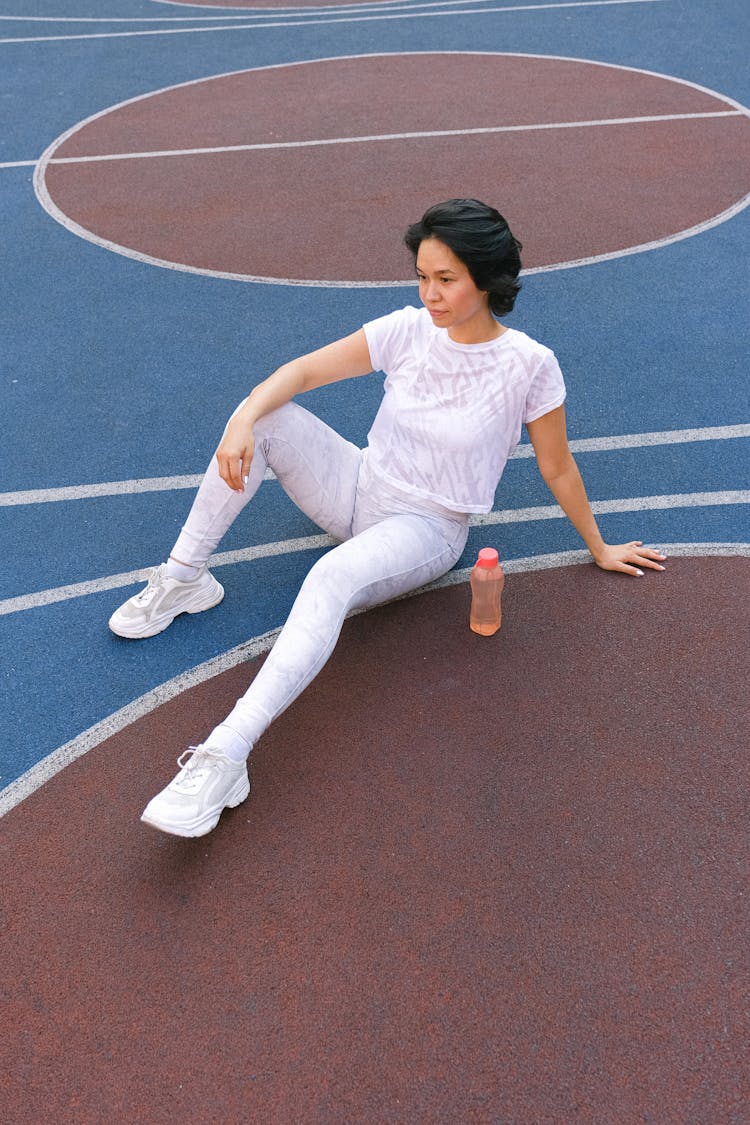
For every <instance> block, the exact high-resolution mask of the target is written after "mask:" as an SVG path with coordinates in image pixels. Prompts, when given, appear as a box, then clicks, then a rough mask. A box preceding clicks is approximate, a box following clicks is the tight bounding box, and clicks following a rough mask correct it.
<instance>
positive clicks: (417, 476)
mask: <svg viewBox="0 0 750 1125" xmlns="http://www.w3.org/2000/svg"><path fill="white" fill-rule="evenodd" d="M364 331H365V336H366V338H367V344H368V347H369V349H370V358H371V360H372V363H373V367H374V369H375V370H380V371H384V372H385V374H386V379H385V384H384V390H385V396H384V398H383V401H382V403H381V406H380V409H379V410H378V413H377V415H376V417H375V421H374V422H373V425H372V429H371V430H370V433H369V435H368V450H367V463H368V466H369V468H370V469H371V471H372V472H373V473H374V474H375V475H376V476H378V477H381V478H382V479H383V480H385V481H386V482H387V483H390V484H391V485H392V486H394V487H396V488H398V489H400V490H401V491H402V492H408V493H409V494H411V495H413V496H419V497H421V498H423V499H426V500H429V501H432V502H434V503H437V504H439V505H441V506H443V507H446V508H449V509H451V510H452V511H456V512H489V511H490V510H491V509H492V505H493V502H494V498H495V489H496V488H497V485H498V482H499V480H500V477H501V475H502V472H503V469H504V468H505V463H506V461H507V460H508V456H509V454H510V453H511V450H512V449H513V448H514V446H515V445H516V444H517V443H518V440H519V438H520V436H521V425H522V423H525V422H533V421H534V420H535V419H536V418H541V417H542V415H543V414H547V413H548V412H549V411H550V410H554V409H555V408H556V407H558V406H560V405H561V403H562V402H563V401H564V400H565V384H564V382H563V377H562V372H561V371H560V367H559V364H558V362H557V360H556V359H555V355H554V353H553V352H552V351H550V349H549V348H546V347H544V346H543V345H542V344H538V343H537V342H536V341H535V340H532V339H531V337H530V336H527V335H526V334H525V333H524V332H519V331H517V330H516V329H514V328H509V329H507V330H506V331H505V332H504V333H503V334H502V335H501V336H498V337H497V339H495V340H489V341H487V342H486V343H483V344H457V343H455V341H453V340H451V338H450V336H449V335H448V330H447V329H445V328H438V327H437V326H436V325H434V324H433V322H432V318H431V317H430V314H429V313H428V311H427V309H424V308H422V309H416V308H413V307H411V306H408V307H407V308H405V309H400V310H398V311H397V312H393V313H390V314H389V315H388V316H383V317H379V318H378V319H377V320H372V321H370V322H369V323H368V324H365V325H364Z"/></svg>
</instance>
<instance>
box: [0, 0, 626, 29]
mask: <svg viewBox="0 0 750 1125" xmlns="http://www.w3.org/2000/svg"><path fill="white" fill-rule="evenodd" d="M151 2H152V3H155V4H158V3H169V0H151ZM481 2H483V0H414V2H412V3H410V2H409V0H380V2H378V0H360V2H359V3H357V2H356V0H354V2H352V3H347V4H337V3H335V0H331V3H329V4H318V5H317V6H316V7H312V6H310V7H309V8H308V7H299V6H298V7H296V8H295V7H293V6H289V7H287V8H261V7H258V8H251V7H247V8H244V9H242V8H231V7H225V8H223V9H222V8H218V7H217V8H215V9H213V10H214V11H216V12H217V13H218V14H217V15H215V16H178V15H171V14H170V15H168V16H3V15H0V23H2V22H3V21H5V22H6V23H55V24H57V23H96V24H98V23H215V22H217V21H218V20H247V19H264V18H267V19H279V18H281V17H284V16H287V15H288V16H289V18H290V19H298V18H299V17H300V16H318V15H344V14H349V13H354V14H359V13H360V12H394V11H395V12H399V11H416V10H417V9H419V8H449V7H453V8H455V7H463V6H468V5H469V4H476V3H481ZM490 2H491V0H487V3H490ZM621 2H623V3H624V2H625V0H621ZM632 2H634V3H639V2H640V0H632ZM534 6H535V7H537V6H538V5H534ZM548 6H554V5H548ZM175 7H176V8H179V9H182V8H202V9H203V11H206V10H211V9H208V8H207V5H206V4H200V3H198V4H184V5H183V4H181V5H177V4H175ZM231 12H241V13H242V14H241V15H231V14H230V13H231Z"/></svg>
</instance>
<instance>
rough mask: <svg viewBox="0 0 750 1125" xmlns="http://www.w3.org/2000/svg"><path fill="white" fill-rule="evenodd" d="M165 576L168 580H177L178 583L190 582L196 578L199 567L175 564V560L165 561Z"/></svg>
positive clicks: (170, 558)
mask: <svg viewBox="0 0 750 1125" xmlns="http://www.w3.org/2000/svg"><path fill="white" fill-rule="evenodd" d="M166 569H167V574H168V576H169V577H170V578H177V579H179V581H180V582H192V581H193V579H194V578H197V577H198V571H199V570H200V567H199V566H188V564H187V563H181V562H177V559H173V558H172V557H171V555H170V557H169V558H168V559H167V568H166Z"/></svg>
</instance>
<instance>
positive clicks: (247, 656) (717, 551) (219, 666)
mask: <svg viewBox="0 0 750 1125" xmlns="http://www.w3.org/2000/svg"><path fill="white" fill-rule="evenodd" d="M662 550H663V551H664V553H665V554H667V555H668V556H669V557H671V558H679V557H683V558H685V557H688V558H689V557H701V558H702V557H722V558H726V557H735V558H736V557H743V558H744V557H750V543H666V544H663V545H662ZM590 561H591V556H590V555H589V553H588V551H561V552H558V553H556V554H550V555H531V556H529V557H527V558H522V559H513V560H509V561H508V562H503V570H504V571H505V572H506V574H523V573H527V572H530V571H536V570H551V569H555V568H557V567H563V566H580V565H582V564H584V563H588V562H590ZM469 574H470V568H465V569H462V570H452V571H449V572H448V573H447V574H446V575H444V576H443V577H442V578H439V579H438V580H437V581H436V582H432V583H430V584H429V585H428V586H423V587H421V589H419V590H415V591H413V593H411V594H407V595H406V597H415V596H417V595H418V594H422V593H425V592H427V591H429V590H437V589H441V588H442V587H445V586H455V585H458V584H459V583H461V582H466V581H468V577H469ZM399 600H403V599H399ZM360 612H365V611H360ZM352 616H354V615H352ZM279 632H280V630H279V629H273V630H271V631H270V632H268V633H262V634H261V635H260V636H258V637H253V638H252V640H249V641H245V642H244V643H243V644H241V645H237V646H236V647H235V648H232V649H229V651H228V652H225V653H222V654H221V655H219V656H216V657H213V659H211V660H207V661H205V662H204V663H203V664H199V665H197V666H196V667H195V668H192V669H190V671H188V672H183V673H182V674H181V675H179V676H175V677H174V678H173V679H171V680H167V681H166V682H165V683H163V684H160V685H159V686H158V687H156V688H153V689H152V690H151V691H148V692H146V693H145V694H144V695H141V696H139V697H138V699H134V700H133V701H132V702H131V703H128V704H127V705H126V706H125V707H121V708H120V709H119V710H118V711H115V712H113V713H112V714H111V715H108V716H107V718H106V719H102V720H101V722H98V723H95V724H94V726H91V727H89V728H88V730H85V731H83V732H82V733H81V734H79V735H77V736H76V737H75V738H73V739H71V740H70V741H69V742H66V743H64V744H63V745H62V746H59V747H58V748H57V749H56V750H53V751H52V752H51V753H50V754H48V755H47V756H46V757H45V758H43V759H42V760H41V761H40V762H38V763H37V764H36V765H34V766H32V767H31V768H30V769H28V770H27V771H26V772H25V773H23V774H22V775H21V777H19V778H17V779H16V780H15V781H13V782H11V783H10V785H8V786H7V787H6V788H5V789H3V790H0V817H2V816H4V815H5V814H6V813H8V812H10V810H11V809H13V808H15V807H16V805H19V804H20V803H21V802H22V801H24V800H25V799H26V798H27V797H30V796H31V794H32V793H34V792H35V791H36V790H37V789H40V788H41V787H42V785H44V784H45V783H46V782H47V781H50V780H51V779H52V778H53V777H54V776H55V775H56V774H58V773H60V772H61V771H62V770H63V769H65V767H66V766H69V765H70V764H71V763H72V762H74V761H76V759H77V758H81V757H83V755H84V754H87V753H88V752H89V750H93V749H94V748H95V747H97V746H99V745H101V743H103V742H105V741H106V740H107V739H108V738H112V737H113V736H114V735H116V734H119V732H120V731H122V730H125V728H126V727H129V726H131V725H132V724H133V723H135V722H137V721H138V720H139V719H142V718H143V717H144V716H145V715H148V714H150V713H151V712H152V711H155V710H156V708H157V707H160V706H161V705H162V704H163V703H167V702H168V701H169V700H170V699H175V698H176V697H177V696H179V695H182V694H183V693H184V692H186V691H189V690H190V689H191V688H193V687H196V686H197V685H198V684H202V683H205V681H206V680H211V679H213V678H214V677H215V676H218V675H220V674H221V673H222V672H226V671H227V670H228V669H230V668H234V667H236V666H237V665H238V664H242V663H245V662H247V661H250V660H254V659H255V658H256V657H258V656H260V655H262V653H264V652H267V651H268V649H269V648H270V647H271V645H272V644H273V642H274V640H275V639H276V637H277V636H278V634H279Z"/></svg>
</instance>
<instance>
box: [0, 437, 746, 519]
mask: <svg viewBox="0 0 750 1125" xmlns="http://www.w3.org/2000/svg"><path fill="white" fill-rule="evenodd" d="M746 437H750V423H741V424H740V425H737V426H702V427H700V428H697V429H689V430H655V431H653V432H651V433H644V434H614V435H612V436H611V437H595V438H574V439H571V441H570V442H569V445H570V448H571V450H572V451H573V453H608V452H610V451H612V450H616V449H644V448H647V447H651V446H659V445H682V444H686V443H689V442H694V441H728V440H730V439H732V438H746ZM533 456H534V449H533V447H532V446H531V444H530V443H529V442H523V443H522V444H521V445H517V446H516V448H515V449H514V450H512V451H511V454H510V457H509V460H517V459H519V458H527V457H533ZM202 479H203V475H202V473H195V474H191V475H188V476H175V477H146V478H144V479H141V480H120V481H105V482H103V483H100V484H74V485H68V486H65V487H60V488H35V489H26V490H24V491H21V492H0V508H9V507H15V506H17V505H22V504H53V503H59V502H62V501H69V500H92V499H96V498H97V497H100V496H127V495H132V494H135V493H139V492H172V491H176V490H179V489H181V488H197V487H198V485H199V484H200V482H201V481H202ZM275 479H276V478H275V476H274V474H273V472H272V471H271V470H270V469H268V470H267V471H266V474H265V476H264V480H275Z"/></svg>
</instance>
